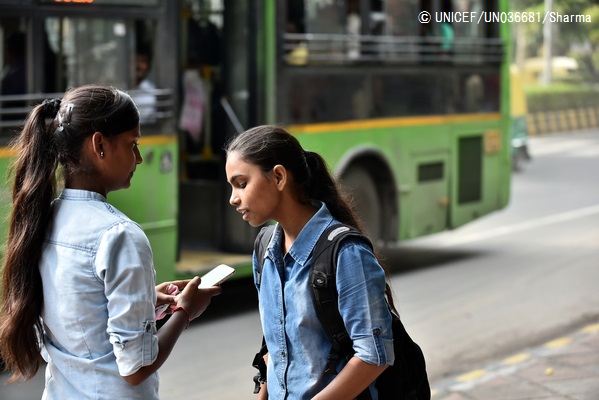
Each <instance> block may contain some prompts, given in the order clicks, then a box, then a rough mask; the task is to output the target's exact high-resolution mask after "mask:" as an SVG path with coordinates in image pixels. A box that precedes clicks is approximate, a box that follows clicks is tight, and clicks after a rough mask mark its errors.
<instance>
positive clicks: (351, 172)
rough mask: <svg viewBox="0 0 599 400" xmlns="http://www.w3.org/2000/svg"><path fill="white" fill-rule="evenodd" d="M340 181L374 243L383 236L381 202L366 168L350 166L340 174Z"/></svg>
mask: <svg viewBox="0 0 599 400" xmlns="http://www.w3.org/2000/svg"><path fill="white" fill-rule="evenodd" d="M341 183H342V185H343V187H344V188H345V190H346V192H347V193H348V194H349V197H350V199H351V200H352V204H353V205H354V207H355V209H356V211H357V213H358V215H359V217H360V220H361V221H362V224H363V226H364V229H365V230H366V232H367V234H368V236H369V237H370V240H372V242H373V243H375V244H376V243H377V242H379V241H380V240H382V239H383V238H382V231H381V203H380V199H379V195H378V189H377V186H376V184H375V182H374V180H373V179H372V177H371V176H370V174H369V173H368V171H367V170H366V169H364V168H362V167H360V166H351V167H349V168H348V169H347V171H346V172H345V173H344V174H343V175H342V178H341Z"/></svg>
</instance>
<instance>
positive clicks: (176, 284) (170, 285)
mask: <svg viewBox="0 0 599 400" xmlns="http://www.w3.org/2000/svg"><path fill="white" fill-rule="evenodd" d="M189 281H190V279H186V280H182V281H172V282H163V283H161V284H160V285H156V307H158V306H161V305H163V304H168V305H169V306H170V305H172V306H174V305H176V304H177V300H176V296H177V294H179V292H180V291H181V290H182V289H183V288H184V287H185V286H186V285H187V284H188V283H189Z"/></svg>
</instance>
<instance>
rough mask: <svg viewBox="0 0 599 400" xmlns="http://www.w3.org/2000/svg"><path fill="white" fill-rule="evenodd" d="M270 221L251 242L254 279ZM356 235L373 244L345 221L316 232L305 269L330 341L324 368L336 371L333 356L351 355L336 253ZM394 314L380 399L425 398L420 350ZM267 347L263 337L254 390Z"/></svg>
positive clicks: (365, 397) (362, 398)
mask: <svg viewBox="0 0 599 400" xmlns="http://www.w3.org/2000/svg"><path fill="white" fill-rule="evenodd" d="M273 232H274V225H269V226H267V227H264V228H262V230H260V232H259V233H258V236H257V237H256V241H255V242H254V251H255V254H256V257H257V259H258V263H259V265H258V276H257V280H258V283H259V282H260V279H261V274H262V263H263V262H264V254H265V252H266V247H267V246H268V244H269V242H270V239H271V237H272V234H273ZM348 237H356V238H359V239H361V240H363V241H364V242H365V243H367V244H368V245H369V246H370V248H371V249H372V243H370V241H369V240H368V239H367V238H366V237H365V236H364V235H362V234H361V233H360V232H359V231H358V230H356V229H354V228H352V227H351V226H349V225H343V224H337V225H333V226H330V227H329V228H327V229H326V230H325V231H324V232H323V234H322V235H321V236H320V238H319V239H318V241H317V242H316V245H315V246H314V251H313V261H312V267H311V269H310V278H309V279H310V286H311V288H312V301H313V302H314V306H315V309H316V313H317V315H318V318H319V320H320V322H321V323H322V326H323V328H324V330H325V332H326V334H327V336H328V337H329V339H330V340H331V344H332V347H331V351H330V353H329V356H328V361H327V366H326V369H325V373H331V374H336V373H337V371H336V370H335V367H336V366H337V364H338V361H339V360H340V359H341V358H342V357H345V358H346V359H349V358H351V357H352V355H353V353H354V351H353V347H352V341H351V339H350V338H349V335H348V334H347V331H346V330H345V325H344V324H343V320H342V318H341V316H340V315H339V310H338V307H337V303H338V301H337V286H336V279H335V276H336V272H337V252H338V249H339V245H340V243H341V242H342V241H343V240H344V239H346V238H348ZM391 315H392V316H393V322H392V328H393V349H394V352H395V362H394V363H393V365H392V366H391V367H388V368H387V369H385V371H384V372H383V373H382V374H381V375H380V376H379V377H378V378H377V380H376V387H377V390H378V393H379V399H380V400H391V399H393V400H430V398H431V391H430V386H429V382H428V376H427V373H426V363H425V360H424V354H423V353H422V350H421V349H420V346H418V345H417V344H416V343H415V342H414V341H413V340H412V338H410V336H409V335H408V332H406V330H405V328H404V326H403V324H402V323H401V321H400V319H399V317H398V316H397V315H395V313H394V312H391ZM267 352H268V349H267V348H266V344H265V341H264V338H263V339H262V348H261V349H260V352H258V354H256V356H255V358H254V362H253V364H252V365H253V366H254V367H256V368H258V371H259V372H258V375H256V376H255V377H254V382H255V384H256V387H255V390H254V393H258V391H259V390H260V383H264V382H265V381H266V364H265V363H264V359H263V356H264V355H265V354H266V353H267ZM370 398H371V396H370V392H369V391H368V390H365V391H364V392H362V393H361V394H360V395H359V396H358V399H359V400H369V399H370Z"/></svg>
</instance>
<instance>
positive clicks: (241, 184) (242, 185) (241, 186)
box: [239, 182, 247, 189]
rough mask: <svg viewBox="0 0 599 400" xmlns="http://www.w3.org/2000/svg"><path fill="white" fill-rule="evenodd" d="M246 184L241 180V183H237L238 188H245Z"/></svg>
mask: <svg viewBox="0 0 599 400" xmlns="http://www.w3.org/2000/svg"><path fill="white" fill-rule="evenodd" d="M246 186H247V183H246V182H243V183H240V184H239V188H240V189H245V187H246Z"/></svg>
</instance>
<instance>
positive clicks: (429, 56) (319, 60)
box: [283, 33, 504, 65]
mask: <svg viewBox="0 0 599 400" xmlns="http://www.w3.org/2000/svg"><path fill="white" fill-rule="evenodd" d="M283 40H284V43H283V50H284V54H285V55H284V59H285V61H286V62H288V63H289V64H295V65H306V64H346V63H373V62H379V63H393V64H401V63H417V62H426V61H428V62H445V61H447V62H453V63H464V64H478V63H500V62H501V61H502V60H503V57H504V45H503V41H502V40H501V39H499V38H476V37H472V38H459V37H458V38H452V39H446V38H442V37H421V36H375V35H356V36H352V35H342V34H311V33H309V34H291V33H288V34H285V35H284V37H283Z"/></svg>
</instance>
